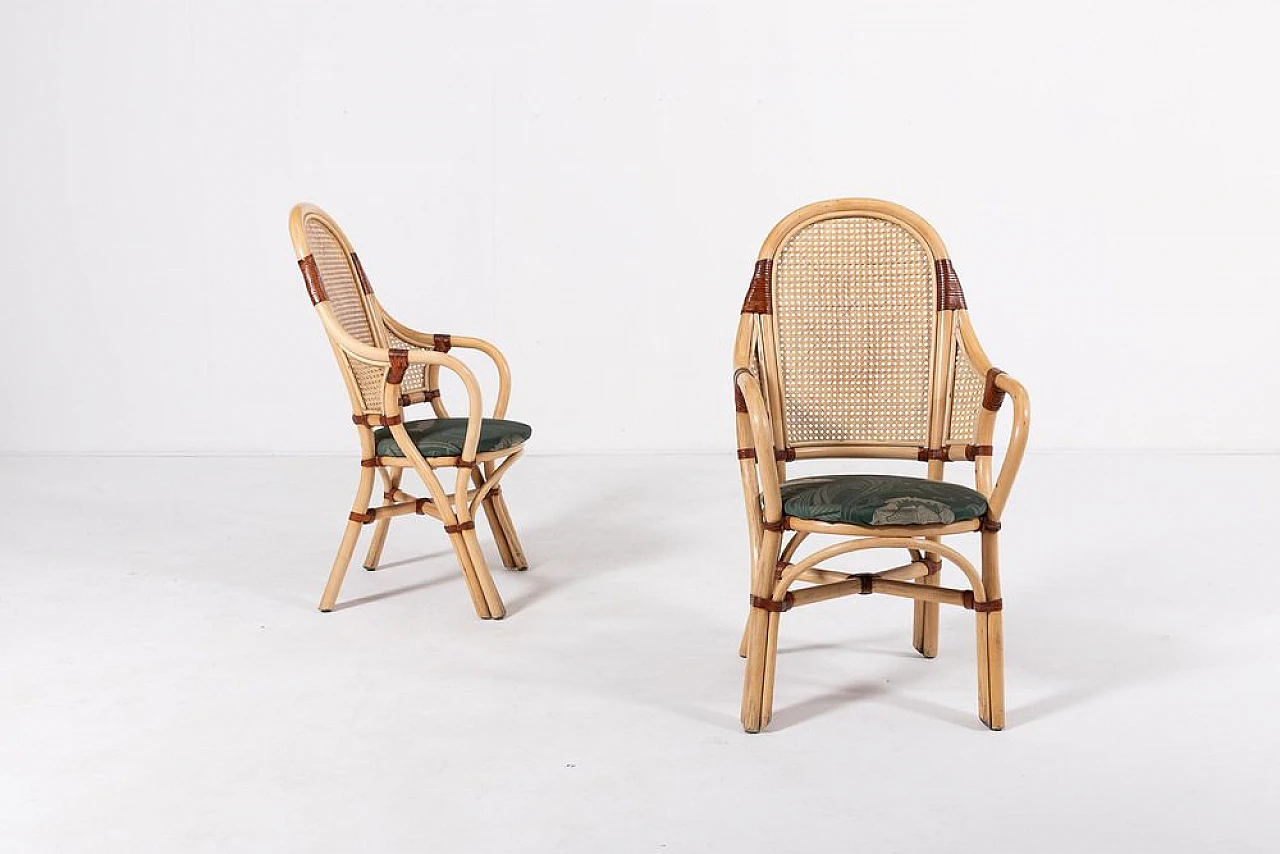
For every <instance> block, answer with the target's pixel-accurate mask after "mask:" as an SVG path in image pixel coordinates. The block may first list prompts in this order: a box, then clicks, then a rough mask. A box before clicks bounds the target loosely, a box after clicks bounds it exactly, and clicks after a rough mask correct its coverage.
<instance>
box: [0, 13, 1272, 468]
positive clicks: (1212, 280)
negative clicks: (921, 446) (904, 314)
mask: <svg viewBox="0 0 1280 854" xmlns="http://www.w3.org/2000/svg"><path fill="white" fill-rule="evenodd" d="M428 6H430V8H428ZM6 10H7V11H6V21H5V27H4V29H3V30H0V68H3V78H2V81H0V87H2V89H0V98H2V99H3V103H2V106H3V109H4V116H5V132H4V134H3V137H0V216H2V220H0V226H2V227H3V228H2V231H0V233H3V235H4V237H3V240H4V245H3V252H2V253H0V272H2V273H3V277H4V286H5V291H4V297H5V299H4V309H3V316H2V317H0V357H2V358H3V364H4V366H5V371H4V374H3V381H2V382H3V385H2V386H0V391H3V394H4V400H5V401H6V406H5V408H6V413H7V417H5V418H3V419H0V451H6V452H19V453H21V452H91V453H94V452H142V451H165V452H183V453H185V452H194V453H238V452H250V453H273V452H280V453H290V452H339V451H351V450H353V449H354V448H355V443H354V436H353V435H352V430H351V428H350V426H349V422H348V419H347V403H346V398H345V396H344V393H343V391H342V388H341V384H340V382H339V380H338V377H337V374H336V371H335V369H334V366H333V365H332V359H331V356H330V354H329V352H328V348H327V345H326V344H325V342H324V338H323V335H322V333H321V330H320V328H319V325H318V323H317V321H316V319H315V317H314V316H313V314H312V310H311V308H310V305H309V303H308V301H307V299H306V296H305V294H304V291H303V287H302V282H301V278H300V276H299V274H298V270H297V267H296V265H295V262H294V260H293V256H292V253H291V250H290V246H289V240H288V233H287V230H286V217H287V214H288V211H289V208H290V206H291V205H292V204H293V203H294V202H296V201H299V200H304V199H305V200H310V201H313V202H316V203H317V204H320V205H321V206H323V207H325V208H327V209H328V210H329V212H330V213H332V214H333V215H334V216H335V217H336V218H337V219H338V220H339V222H341V223H342V224H343V225H344V227H345V228H346V230H347V231H348V233H349V234H350V236H351V237H352V239H353V240H354V241H355V243H356V246H357V248H358V250H359V252H360V255H361V258H362V259H363V260H364V261H365V264H366V267H367V269H368V270H369V273H370V276H371V278H372V279H373V283H374V286H375V288H377V290H378V292H379V295H380V296H381V298H382V300H383V302H384V303H385V304H386V305H387V306H388V307H389V308H390V309H391V310H392V311H393V313H395V314H396V315H397V316H399V317H401V318H402V319H404V320H406V321H407V322H409V323H410V324H412V325H414V326H417V327H418V328H422V329H425V330H428V331H447V332H453V333H455V334H475V335H481V336H483V337H486V338H489V339H490V340H493V341H495V342H496V343H498V344H499V345H500V346H501V347H503V348H504V350H505V351H506V352H507V354H508V356H509V358H510V359H511V362H512V365H513V369H514V374H515V393H514V396H513V399H512V405H511V410H510V411H511V415H512V417H515V418H519V419H521V420H527V421H529V422H531V423H533V424H534V425H535V429H536V433H535V441H534V443H533V444H532V445H531V452H543V453H546V452H572V451H609V450H628V449H629V450H641V449H663V450H727V449H729V448H731V447H732V446H733V443H734V440H733V436H732V421H731V414H732V412H731V404H730V371H729V349H730V342H731V338H732V335H733V331H734V326H735V323H736V320H737V312H738V308H739V305H740V303H741V299H742V295H743V292H744V291H745V288H746V284H747V280H748V277H749V274H750V271H751V267H752V262H753V260H754V256H755V252H756V249H757V247H758V245H759V243H760V241H761V240H762V239H763V238H764V236H765V234H766V233H767V232H768V231H769V229H770V227H771V226H772V225H773V224H774V222H776V221H777V220H778V219H780V218H781V217H782V216H783V215H785V214H786V213H788V212H789V211H790V210H792V209H793V208H795V207H798V206H800V205H801V204H804V203H807V202H810V201H815V200H818V199H822V198H829V197H833V196H841V195H870V196H878V197H882V198H887V199H891V200H894V201H898V202H901V203H903V204H906V205H908V206H909V207H912V208H914V209H915V210H917V211H918V212H919V213H921V214H922V215H923V216H925V217H926V218H927V219H929V220H930V221H932V222H933V224H934V225H935V226H936V227H937V228H938V230H939V231H940V232H941V234H942V236H943V238H944V240H946V241H947V243H948V246H949V247H950V249H951V252H952V256H953V257H954V259H955V262H956V267H957V270H958V271H959V273H960V276H961V278H962V280H963V282H964V285H965V289H966V293H967V295H968V298H969V305H970V308H971V310H972V313H973V315H974V320H975V323H976V325H977V329H978V331H979V333H980V335H981V336H982V338H983V341H984V344H985V346H986V350H987V351H988V353H989V354H990V355H991V356H992V358H993V359H994V360H995V361H996V363H997V364H999V365H1001V366H1002V367H1005V368H1006V369H1007V370H1009V371H1010V372H1011V373H1013V374H1014V375H1015V376H1018V377H1019V378H1020V379H1022V380H1023V381H1024V382H1025V383H1026V384H1027V385H1028V386H1029V388H1030V389H1031V392H1032V398H1033V401H1034V411H1035V425H1034V429H1033V443H1034V445H1035V446H1036V447H1039V448H1198V449H1240V450H1247V449H1276V448H1277V447H1280V440H1278V439H1277V436H1278V435H1280V430H1278V429H1277V428H1280V418H1278V417H1277V408H1276V404H1275V399H1276V396H1277V387H1276V386H1277V379H1276V378H1277V369H1276V367H1275V357H1274V351H1273V350H1272V349H1271V348H1272V346H1273V344H1274V342H1275V338H1276V335H1275V310H1274V308H1273V305H1274V302H1275V296H1274V295H1275V294H1276V291H1277V284H1278V282H1277V279H1280V272H1277V271H1278V270H1280V267H1278V266H1277V262H1276V261H1275V260H1274V256H1275V255H1276V248H1275V246H1274V240H1275V236H1276V234H1277V233H1278V232H1280V228H1278V226H1280V209H1278V208H1277V205H1276V199H1277V198H1278V197H1280V167H1277V165H1276V163H1277V160H1276V158H1277V152H1280V130H1278V127H1277V120H1276V119H1275V110H1274V109H1273V104H1272V101H1273V100H1274V99H1273V97H1272V95H1273V91H1272V90H1273V89H1274V86H1275V83H1276V80H1277V78H1278V77H1280V74H1278V69H1280V63H1278V62H1277V59H1276V55H1275V50H1274V31H1275V29H1274V25H1273V22H1272V21H1271V20H1269V17H1270V15H1269V13H1268V4H1263V3H1257V4H1237V5H1231V4H1226V3H1215V4H1170V3H1129V4H1116V3H1101V4H1082V3H1073V4H1057V5H1055V6H1054V7H1052V8H1051V7H1048V6H1044V5H1042V4H1021V3H964V4H959V3H919V4H916V3H912V4H892V3H885V2H883V0H878V2H873V3H864V2H851V1H850V0H843V2H840V3H832V4H804V3H790V4H781V3H772V4H746V3H722V4H707V3H689V2H681V3H661V4H660V3H629V4H625V5H622V4H612V3H590V2H580V3H538V4H530V5H528V6H526V5H523V4H505V5H503V4H480V3H447V4H446V3H438V4H421V3H402V4H392V3H385V2H379V3H374V2H364V3H359V4H357V3H350V2H344V3H336V2H323V0H308V2H305V3H301V2H300V3H280V2H263V1H262V0H254V2H247V0H240V2H228V3H216V4H214V3H189V2H184V3H177V2H151V3H143V2H133V3H103V4H88V3H55V2H39V3H37V2H25V3H18V4H13V3H10V4H6Z"/></svg>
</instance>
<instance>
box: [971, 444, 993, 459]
mask: <svg viewBox="0 0 1280 854" xmlns="http://www.w3.org/2000/svg"><path fill="white" fill-rule="evenodd" d="M994 451H995V448H993V447H991V446H990V445H965V446H964V458H965V459H966V460H969V461H970V462H973V461H974V460H976V459H977V458H978V457H989V456H991V454H992V453H993V452H994Z"/></svg>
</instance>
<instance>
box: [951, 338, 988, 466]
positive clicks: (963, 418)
mask: <svg viewBox="0 0 1280 854" xmlns="http://www.w3.org/2000/svg"><path fill="white" fill-rule="evenodd" d="M985 387H986V377H985V376H983V375H982V374H980V373H978V371H977V369H975V368H974V367H973V363H972V362H970V361H969V357H968V356H967V355H966V354H965V352H964V347H963V346H961V344H960V339H959V337H957V338H956V349H955V379H954V380H953V382H952V385H951V415H950V417H949V418H948V423H947V443H948V444H952V445H969V444H973V443H974V442H976V441H977V438H978V415H979V413H980V412H981V411H982V391H983V389H984V388H985Z"/></svg>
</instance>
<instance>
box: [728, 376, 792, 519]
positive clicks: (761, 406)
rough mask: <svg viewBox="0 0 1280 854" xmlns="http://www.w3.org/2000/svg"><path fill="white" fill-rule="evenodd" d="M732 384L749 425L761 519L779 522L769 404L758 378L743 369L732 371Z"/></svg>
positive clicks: (778, 500) (779, 501) (780, 497)
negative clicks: (754, 453) (762, 509)
mask: <svg viewBox="0 0 1280 854" xmlns="http://www.w3.org/2000/svg"><path fill="white" fill-rule="evenodd" d="M733 384H734V385H735V386H737V387H738V390H739V391H740V392H741V393H742V398H743V400H745V401H746V403H747V421H748V424H749V426H750V433H751V444H752V446H753V448H754V449H755V452H756V473H757V477H758V478H759V486H760V495H761V497H762V498H763V499H764V521H765V522H781V521H782V491H781V489H780V488H779V486H778V466H777V465H776V464H775V462H774V459H775V457H774V444H773V442H774V439H773V422H772V421H771V420H770V418H769V407H768V406H767V405H766V404H765V402H764V394H763V392H761V391H760V381H759V380H758V379H756V376H755V374H753V373H751V371H749V370H747V369H746V368H738V370H737V371H735V372H734V374H733Z"/></svg>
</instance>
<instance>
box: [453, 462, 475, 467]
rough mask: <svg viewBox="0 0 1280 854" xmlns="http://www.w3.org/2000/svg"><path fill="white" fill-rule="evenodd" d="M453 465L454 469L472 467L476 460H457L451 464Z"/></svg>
mask: <svg viewBox="0 0 1280 854" xmlns="http://www.w3.org/2000/svg"><path fill="white" fill-rule="evenodd" d="M453 467H454V468H456V469H473V468H475V467H476V461H475V460H458V461H457V462H456V463H454V464H453Z"/></svg>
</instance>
